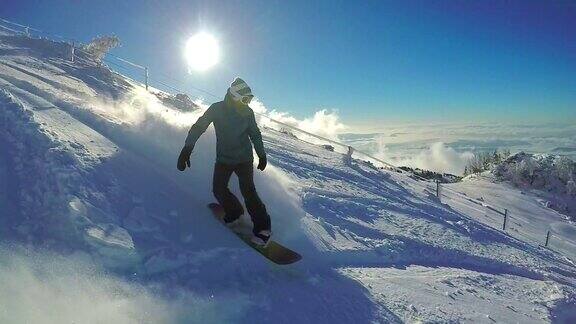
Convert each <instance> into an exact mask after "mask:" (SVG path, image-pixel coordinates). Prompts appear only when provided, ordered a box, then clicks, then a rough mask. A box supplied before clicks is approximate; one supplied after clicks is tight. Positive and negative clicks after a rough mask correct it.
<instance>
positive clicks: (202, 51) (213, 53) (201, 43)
mask: <svg viewBox="0 0 576 324" xmlns="http://www.w3.org/2000/svg"><path fill="white" fill-rule="evenodd" d="M184 55H185V57H186V61H187V62H188V66H189V67H190V69H193V70H196V71H206V70H208V69H209V68H211V67H213V66H214V65H215V64H216V63H218V60H219V59H220V49H219V47H218V41H217V40H216V38H214V36H212V35H210V34H208V33H205V32H201V33H198V34H196V35H194V36H192V37H190V39H188V41H187V42H186V49H185V53H184Z"/></svg>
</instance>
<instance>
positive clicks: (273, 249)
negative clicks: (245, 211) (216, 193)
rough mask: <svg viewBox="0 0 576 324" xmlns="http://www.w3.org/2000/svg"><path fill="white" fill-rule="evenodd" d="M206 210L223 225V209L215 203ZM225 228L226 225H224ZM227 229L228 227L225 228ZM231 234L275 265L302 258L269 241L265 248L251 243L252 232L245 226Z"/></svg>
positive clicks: (235, 229) (240, 226)
mask: <svg viewBox="0 0 576 324" xmlns="http://www.w3.org/2000/svg"><path fill="white" fill-rule="evenodd" d="M208 208H209V209H210V210H211V211H212V214H213V215H214V217H215V218H216V219H217V220H218V221H219V222H220V223H222V224H223V225H224V208H222V206H220V204H217V203H210V204H208ZM224 226H226V225H224ZM226 227H227V228H228V226H226ZM230 230H231V231H232V233H234V234H236V236H238V238H240V239H241V240H242V241H244V243H246V244H247V245H248V246H250V247H251V248H253V249H254V250H256V251H257V252H258V253H260V254H262V255H263V256H264V257H266V259H268V260H270V261H272V262H274V263H276V264H281V265H284V264H291V263H294V262H296V261H298V260H300V259H302V256H301V255H300V254H298V253H296V252H294V251H292V250H290V249H289V248H287V247H285V246H283V245H281V244H280V243H278V242H276V241H274V240H272V239H270V241H268V245H266V247H263V246H260V245H258V244H255V243H253V242H252V236H253V235H252V230H251V229H250V228H249V226H248V225H247V224H239V225H238V226H235V227H234V228H230Z"/></svg>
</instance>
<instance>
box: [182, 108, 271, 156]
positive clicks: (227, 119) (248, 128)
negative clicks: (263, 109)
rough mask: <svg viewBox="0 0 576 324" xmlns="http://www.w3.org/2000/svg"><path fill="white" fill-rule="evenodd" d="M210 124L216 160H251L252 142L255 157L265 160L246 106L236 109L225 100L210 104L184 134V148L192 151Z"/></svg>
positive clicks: (252, 115)
mask: <svg viewBox="0 0 576 324" xmlns="http://www.w3.org/2000/svg"><path fill="white" fill-rule="evenodd" d="M210 123H214V128H215V129H216V161H217V162H220V163H224V164H237V163H242V162H249V161H253V160H254V158H253V155H252V144H251V143H250V141H252V143H254V149H255V150H256V154H258V157H259V158H262V157H265V156H266V152H264V144H263V143H262V135H261V134H260V130H259V129H258V125H257V124H256V119H255V118H254V112H253V111H252V109H251V108H250V107H248V106H236V105H234V104H232V103H231V100H229V99H228V98H226V99H225V100H224V101H219V102H216V103H213V104H212V105H210V107H209V108H208V110H206V112H204V115H202V116H201V117H200V118H198V120H197V121H196V123H194V125H192V127H191V128H190V131H189V132H188V137H186V146H190V147H192V148H194V145H195V144H196V141H197V140H198V138H199V137H200V135H202V134H203V133H204V132H205V131H206V129H207V128H208V126H209V125H210Z"/></svg>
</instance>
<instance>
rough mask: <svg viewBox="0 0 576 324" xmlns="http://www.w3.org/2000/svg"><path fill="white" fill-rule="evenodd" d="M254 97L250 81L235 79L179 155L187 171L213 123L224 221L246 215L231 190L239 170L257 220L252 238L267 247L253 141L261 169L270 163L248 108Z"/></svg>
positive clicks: (180, 164)
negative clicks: (195, 149) (233, 177)
mask: <svg viewBox="0 0 576 324" xmlns="http://www.w3.org/2000/svg"><path fill="white" fill-rule="evenodd" d="M253 97H254V96H253V95H252V90H251V89H250V87H249V86H248V84H246V82H244V80H242V79H240V78H236V79H235V80H234V81H233V82H232V84H231V85H230V87H229V88H228V91H227V92H226V96H225V97H224V101H219V102H216V103H213V104H212V105H210V107H209V108H208V110H206V112H204V115H202V116H201V117H200V118H198V120H197V121H196V123H195V124H194V125H192V127H191V128H190V131H189V132H188V136H187V137H186V142H185V145H184V148H182V151H181V152H180V156H179V157H178V170H180V171H184V170H185V169H186V167H187V166H188V167H190V155H191V154H192V150H193V149H194V145H195V144H196V141H197V140H198V138H199V137H200V135H202V134H203V133H204V132H205V131H206V129H207V128H208V126H209V125H210V123H214V128H215V130H216V164H215V165H214V177H213V180H212V189H213V190H212V191H213V193H214V197H216V200H217V201H218V202H219V203H220V205H221V206H222V207H223V208H224V211H225V216H224V222H225V223H226V224H227V225H229V226H233V225H234V224H235V223H236V222H237V220H238V219H239V218H240V216H241V215H242V214H244V209H243V208H242V205H241V204H240V202H239V201H238V198H236V196H235V195H234V194H233V193H231V192H230V190H228V182H229V181H230V176H231V175H232V173H236V175H237V176H238V182H239V184H240V191H241V192H242V196H243V197H244V203H245V204H246V209H247V210H248V213H249V214H250V218H251V219H252V222H253V223H254V228H253V230H252V232H253V234H254V237H253V238H252V241H253V242H254V243H256V244H259V245H264V246H265V245H266V244H267V243H268V241H269V240H270V236H271V235H272V232H271V224H270V216H269V215H268V212H267V211H266V206H265V205H264V203H262V201H261V200H260V197H258V193H256V188H255V186H254V169H253V165H252V164H253V160H254V157H253V154H252V144H254V149H255V150H256V154H257V155H258V159H259V161H258V169H259V170H260V171H264V169H265V168H266V164H267V162H266V152H265V151H264V144H263V143H262V135H261V134H260V130H259V129H258V125H257V124H256V119H255V118H254V112H253V111H252V109H251V108H250V107H248V104H249V103H250V101H251V100H252V98H253ZM251 142H252V143H251Z"/></svg>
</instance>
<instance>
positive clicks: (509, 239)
mask: <svg viewBox="0 0 576 324" xmlns="http://www.w3.org/2000/svg"><path fill="white" fill-rule="evenodd" d="M67 46H68V45H66V44H63V43H55V42H52V41H48V40H41V39H29V38H25V37H20V36H9V35H5V36H0V239H1V243H2V248H1V250H0V286H1V287H2V289H0V322H2V323H18V322H34V323H64V322H65V323H70V322H77V323H104V322H109V323H112V322H114V323H144V322H150V323H190V322H197V323H230V322H236V323H264V322H272V323H373V322H377V323H387V322H391V323H395V322H477V323H492V322H506V323H541V322H555V321H556V322H567V323H568V322H570V321H571V320H572V321H573V320H574V319H575V314H576V306H575V296H576V289H575V285H576V268H575V266H574V263H573V260H574V258H572V257H570V256H567V255H568V254H560V253H558V252H555V251H553V250H550V249H548V248H544V247H541V246H539V245H538V244H537V243H535V242H534V241H533V240H529V239H526V240H523V239H518V238H515V237H513V236H510V235H508V233H505V232H502V231H499V230H496V229H494V228H493V227H491V226H487V225H486V222H485V221H483V220H482V219H481V217H483V216H484V215H481V214H478V213H477V212H476V211H474V210H467V209H466V208H457V207H456V206H457V205H458V204H466V203H467V199H466V196H452V197H450V198H442V199H441V200H439V199H438V198H437V197H436V196H435V193H434V187H433V185H432V184H430V183H426V182H422V181H418V180H415V179H412V178H411V177H410V176H408V175H407V174H405V173H398V172H394V171H387V170H381V169H377V168H375V167H373V166H372V165H370V164H369V163H365V162H363V161H361V160H356V159H347V158H345V156H343V155H342V154H340V153H338V152H332V151H329V150H326V149H325V148H323V147H322V146H320V145H313V144H310V143H307V142H304V141H302V140H300V139H298V138H295V137H293V136H289V135H287V134H284V133H282V132H279V131H277V130H275V129H273V128H268V127H266V128H264V127H263V129H262V131H263V136H264V142H265V147H266V150H267V153H268V160H269V166H268V168H267V169H266V171H265V172H256V175H255V176H256V179H255V181H256V186H257V189H258V192H259V193H260V195H261V197H262V199H263V201H264V202H265V203H266V204H267V207H268V211H269V213H270V214H271V217H272V224H273V225H272V226H273V231H274V236H275V239H276V240H277V241H279V242H281V243H283V244H285V245H286V246H288V247H290V248H293V249H294V250H296V251H298V252H300V253H301V254H302V255H303V260H302V261H300V262H299V263H296V264H293V265H290V266H276V265H274V264H271V263H270V262H269V261H267V260H266V259H265V258H263V257H262V256H261V255H259V254H258V253H256V252H255V251H253V250H252V249H250V248H249V247H247V246H246V245H245V244H244V243H242V242H241V241H240V240H238V238H236V237H235V236H234V235H233V234H232V233H230V232H229V230H228V229H226V228H224V227H223V226H221V225H220V224H219V223H218V222H217V221H215V220H214V219H213V217H211V215H210V212H209V211H208V209H207V208H206V207H205V206H206V204H208V203H209V202H212V201H213V199H214V198H213V197H212V193H211V179H212V168H213V163H214V159H215V136H214V131H213V129H212V128H209V130H208V131H207V133H206V134H204V136H203V137H202V138H201V139H200V141H199V142H198V144H197V145H196V148H195V150H194V152H193V154H192V166H191V168H190V169H188V170H187V171H186V172H183V173H182V172H179V171H177V169H176V157H177V155H178V152H179V150H180V148H181V146H182V144H183V142H184V139H185V137H186V132H187V130H188V128H189V126H190V125H191V124H192V123H193V122H194V121H195V120H196V119H197V118H198V117H199V116H200V114H201V113H202V111H203V109H205V107H203V108H201V109H196V110H190V111H183V110H181V109H175V108H173V107H170V106H167V105H165V104H163V102H165V100H164V101H162V100H161V98H164V99H165V98H167V97H169V96H170V95H169V94H167V93H164V92H161V91H159V90H155V89H151V91H150V92H148V91H146V90H144V89H143V88H142V87H141V86H140V85H139V84H137V83H135V82H134V81H132V80H130V79H128V78H125V77H123V76H121V75H119V74H116V73H113V72H111V71H110V70H109V69H108V68H107V67H106V66H100V65H98V64H96V63H95V62H93V61H91V60H90V59H89V58H88V57H82V56H80V57H77V58H76V60H75V62H73V63H72V62H70V61H69V59H68V58H69V57H68V52H67ZM256 90H257V89H256ZM200 106H202V105H200ZM466 185H468V186H471V184H470V183H468V184H465V185H464V187H465V186H466ZM231 187H232V190H233V191H234V192H235V193H237V194H239V190H238V187H237V183H236V179H235V178H233V181H232V182H231ZM464 187H463V188H461V189H462V190H464V189H466V188H464ZM498 188H499V190H502V191H503V192H502V195H506V194H507V192H513V189H506V188H504V187H498ZM468 189H469V190H470V191H474V190H475V187H469V188H468ZM492 191H493V190H491V189H490V190H488V192H492ZM475 198H477V197H475ZM503 199H504V198H503ZM508 203H509V204H513V205H514V206H513V207H514V208H516V210H515V211H517V214H514V216H515V217H517V218H518V219H520V220H522V221H525V222H528V223H529V224H530V226H535V227H537V229H538V228H542V230H543V231H545V228H544V227H543V226H544V225H543V224H542V223H543V221H542V222H537V221H534V220H535V219H537V218H538V217H540V216H537V215H536V214H538V213H539V212H540V210H536V209H532V208H528V209H527V208H523V206H522V204H524V201H523V200H519V201H518V204H515V203H514V201H508ZM510 208H511V209H512V207H510ZM245 221H246V222H249V220H248V219H247V217H246V220H245ZM495 221H498V219H495ZM554 222H555V223H557V224H560V225H562V224H568V223H567V222H565V223H562V222H563V220H562V219H561V218H560V217H556V218H555V219H554ZM560 225H558V226H560ZM538 235H539V234H538Z"/></svg>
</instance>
